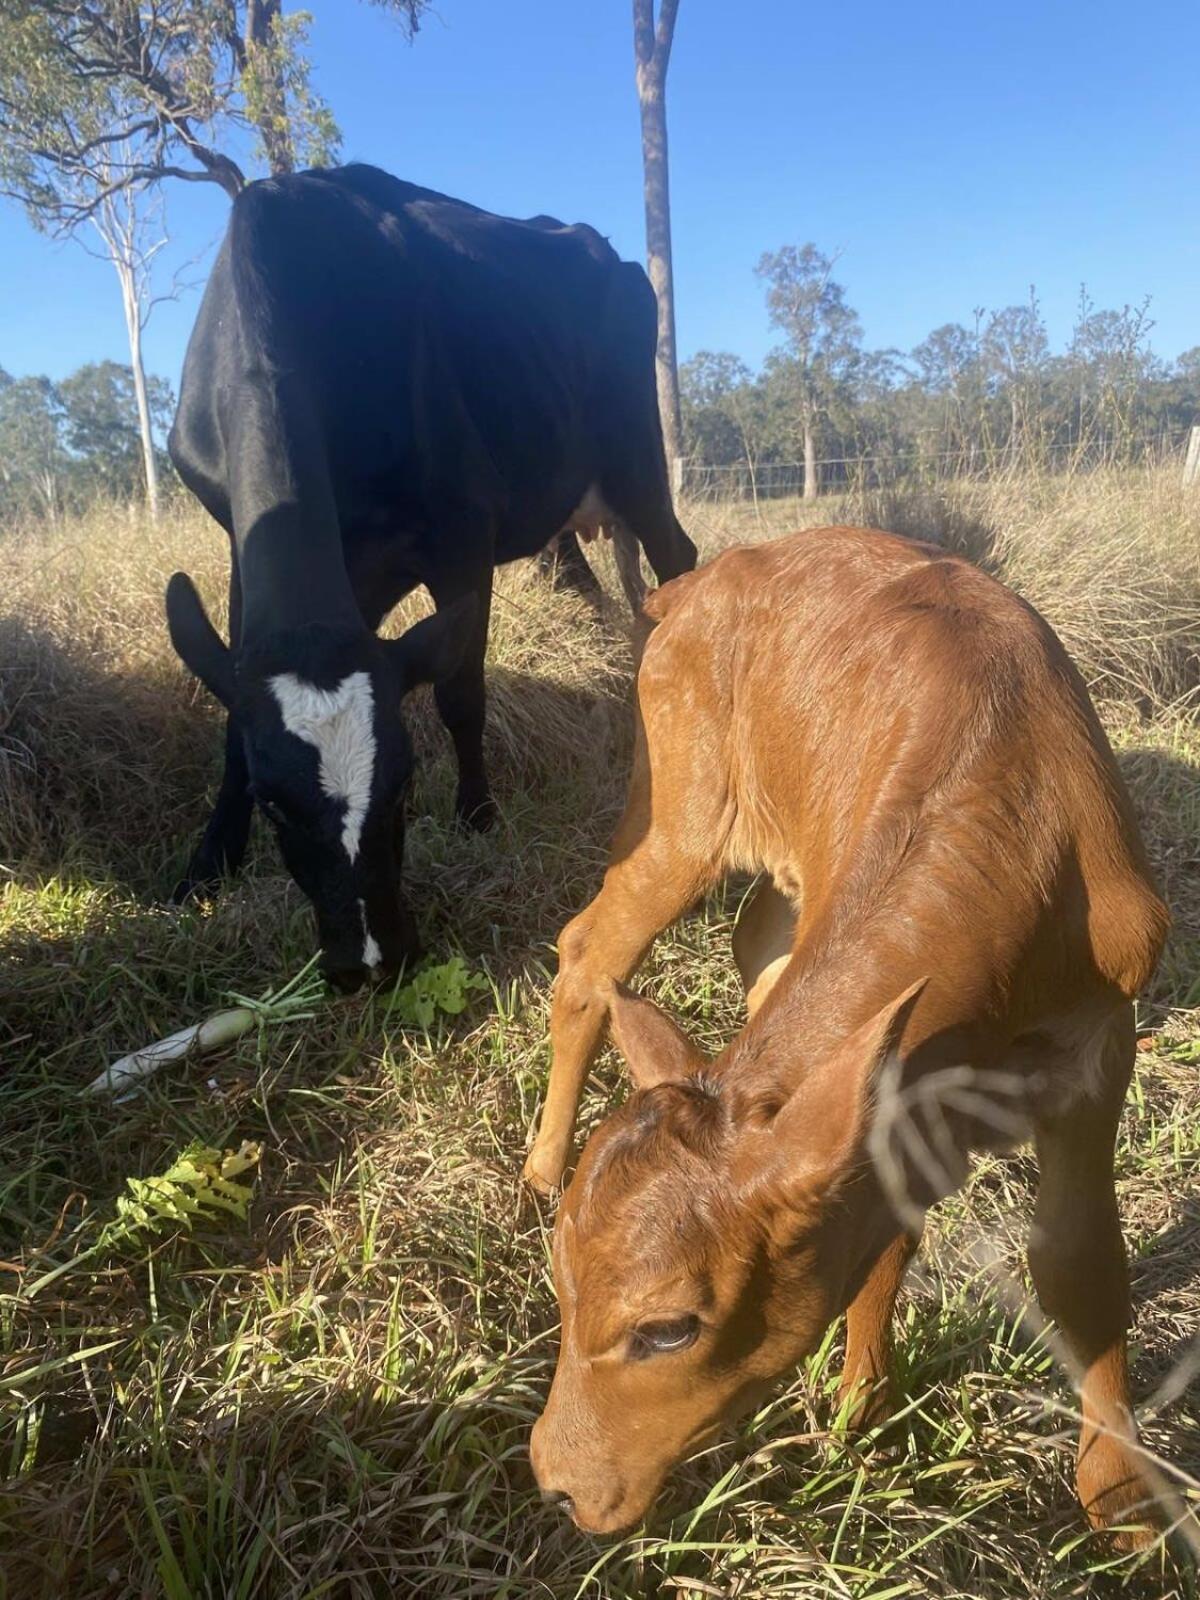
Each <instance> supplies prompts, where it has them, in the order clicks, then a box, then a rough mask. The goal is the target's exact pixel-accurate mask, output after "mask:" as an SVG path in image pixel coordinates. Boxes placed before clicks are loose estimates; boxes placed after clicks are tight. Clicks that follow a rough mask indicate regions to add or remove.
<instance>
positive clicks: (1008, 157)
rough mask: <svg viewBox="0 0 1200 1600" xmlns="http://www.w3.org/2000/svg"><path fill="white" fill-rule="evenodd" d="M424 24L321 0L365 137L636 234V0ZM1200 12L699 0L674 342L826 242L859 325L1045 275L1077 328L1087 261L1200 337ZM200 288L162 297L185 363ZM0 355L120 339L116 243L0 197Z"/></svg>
mask: <svg viewBox="0 0 1200 1600" xmlns="http://www.w3.org/2000/svg"><path fill="white" fill-rule="evenodd" d="M438 6H439V13H440V14H439V16H438V17H437V18H433V19H431V20H430V21H429V22H428V23H427V24H426V26H425V28H424V29H423V30H422V33H421V35H420V36H419V38H418V40H417V43H416V44H415V45H414V46H413V47H411V48H409V47H408V46H407V45H405V44H404V42H403V40H402V39H401V37H400V36H399V34H398V32H397V31H396V29H395V27H394V25H392V24H390V23H389V22H388V21H387V19H386V18H385V17H384V16H383V15H382V14H381V13H380V12H378V11H376V10H374V9H373V8H371V7H370V6H368V5H366V4H360V3H356V0H309V8H310V9H311V10H312V12H313V13H314V25H313V32H312V39H311V52H310V53H311V56H312V58H313V62H314V69H315V71H314V75H315V81H316V83H317V85H318V86H319V88H320V89H321V90H322V92H323V93H324V94H325V95H326V96H327V98H328V99H329V101H330V102H331V104H332V106H333V108H334V111H335V113H336V115H337V118H338V120H339V122H340V124H341V127H342V130H343V134H344V147H343V148H344V154H345V156H346V158H348V159H350V158H356V159H363V160H370V161H375V162H377V163H378V164H379V165H381V166H385V167H388V168H390V169H391V170H392V171H394V172H397V173H400V174H402V175H403V176H405V177H409V178H412V179H414V180H416V181H418V182H421V183H425V184H428V185H430V186H432V187H434V188H440V189H444V190H446V191H448V192H449V193H451V194H456V195H460V196H462V197H463V198H465V199H469V200H472V201H475V202H476V203H478V204H481V205H485V206H488V207H490V208H492V209H494V210H498V211H502V212H508V213H511V214H516V215H528V214H530V213H533V212H538V211H546V212H551V213H555V214H557V215H559V216H562V217H564V218H566V219H567V220H572V221H574V220H586V221H589V222H591V223H593V224H594V225H595V226H597V227H598V228H600V229H601V230H602V231H603V232H604V233H606V234H608V236H609V237H610V238H611V239H612V241H613V243H614V245H616V247H617V248H618V249H619V250H620V251H621V253H622V254H623V255H626V256H630V257H633V258H636V259H641V256H642V244H643V234H642V209H641V168H640V155H639V142H638V125H637V110H636V100H635V96H634V90H633V71H632V44H631V38H630V7H629V4H628V0H557V3H551V0H508V3H507V4H504V5H500V4H497V3H496V0H438ZM1197 60H1200V9H1198V8H1197V7H1196V6H1195V4H1194V0H1187V3H1183V0H1180V3H1165V0H1143V3H1142V4H1140V5H1139V6H1137V7H1136V8H1130V7H1129V6H1127V5H1118V4H1112V3H1109V0H1097V3H1092V4H1089V5H1086V6H1085V5H1082V4H1080V3H1078V0H1040V3H1032V0H1010V3H1009V4H1008V5H1006V6H986V7H982V6H970V5H963V4H962V3H961V0H957V3H954V4H950V3H943V0H939V3H918V4H916V5H913V6H909V7H899V6H895V5H892V4H888V5H885V4H880V3H876V0H860V3H859V4H857V5H856V6H854V7H841V6H832V7H831V6H813V5H806V4H799V3H796V0H755V3H754V4H753V5H750V4H746V5H731V4H729V0H681V4H680V16H679V25H678V31H677V37H676V43H675V52H674V56H673V58H672V63H671V73H670V80H669V89H668V98H669V109H670V134H671V162H672V185H673V212H674V229H675V252H676V276H677V284H676V292H677V299H678V317H679V339H680V349H681V353H682V354H683V355H685V356H686V355H690V354H692V353H693V352H694V351H696V350H697V349H701V348H708V349H728V350H734V351H737V352H738V353H739V354H740V355H742V356H744V357H745V358H746V359H747V360H749V361H750V362H751V363H752V364H756V363H757V362H758V361H759V360H761V358H762V356H763V355H764V354H765V353H766V351H767V350H768V349H769V348H770V346H771V344H772V342H773V336H772V334H771V332H770V330H769V328H768V326H767V321H766V315H765V312H764V309H763V301H762V294H761V287H760V285H759V283H758V281H757V280H756V278H755V276H754V271H753V269H754V264H755V262H756V261H757V259H758V257H759V256H760V254H761V253H762V252H763V251H764V250H768V249H773V248H776V247H777V246H779V245H781V244H784V243H787V242H795V243H802V242H804V241H805V240H809V239H811V240H813V241H814V242H815V243H817V244H818V245H819V246H820V247H821V248H822V249H824V250H827V251H834V250H837V251H840V252H841V253H842V254H841V260H840V261H839V264H838V275H839V276H840V278H841V280H842V281H843V282H844V283H845V285H846V288H847V292H848V297H849V300H850V302H851V304H852V305H854V306H855V307H856V308H857V309H858V311H859V312H860V315H861V317H862V321H863V327H864V332H865V335H866V339H867V341H868V343H870V344H872V345H879V346H882V345H892V346H898V347H900V348H902V349H908V348H910V347H911V346H912V345H913V344H915V343H916V342H917V341H918V340H920V339H921V338H923V337H924V335H925V334H926V333H927V332H928V331H929V330H930V329H931V328H932V327H934V326H936V325H937V324H939V323H942V322H946V321H951V320H961V321H969V320H970V317H971V313H972V310H973V308H974V307H976V306H985V307H996V306H1001V305H1006V304H1010V303H1012V302H1014V301H1018V300H1023V299H1024V298H1025V296H1026V295H1027V293H1028V289H1029V285H1030V284H1031V283H1036V284H1037V286H1038V291H1039V294H1040V297H1041V300H1042V303H1043V308H1044V311H1045V314H1046V317H1047V320H1048V322H1049V326H1050V332H1051V336H1052V338H1053V339H1054V340H1055V342H1056V343H1061V342H1062V341H1063V339H1065V337H1066V335H1067V333H1068V331H1069V328H1070V323H1071V317H1072V313H1073V310H1074V306H1075V301H1076V296H1077V294H1078V289H1079V285H1080V283H1081V281H1086V282H1087V284H1088V287H1089V289H1090V291H1091V293H1092V297H1093V299H1094V300H1095V301H1096V302H1097V304H1099V305H1117V306H1119V305H1122V304H1124V303H1125V302H1126V301H1137V300H1139V299H1140V298H1141V297H1142V296H1143V295H1145V294H1149V295H1150V296H1152V315H1153V317H1154V319H1155V321H1156V324H1157V326H1156V328H1155V331H1154V334H1153V336H1152V337H1153V342H1154V344H1155V347H1156V348H1157V349H1158V350H1159V352H1160V353H1161V354H1163V355H1165V356H1168V357H1174V356H1175V355H1177V354H1179V352H1180V351H1182V350H1184V349H1186V348H1188V347H1190V346H1193V345H1196V344H1200V299H1198V298H1197V293H1196V289H1197V282H1198V280H1200V188H1198V184H1197V179H1198V177H1200V93H1197V88H1196V63H1197ZM225 212H226V202H225V201H224V198H223V197H222V196H221V194H220V193H219V191H216V190H213V191H211V192H209V191H208V190H207V189H206V188H204V187H202V186H200V187H193V186H190V185H182V186H176V187H175V188H174V189H172V190H171V192H170V221H171V225H172V231H173V234H174V237H175V247H174V255H175V258H176V259H183V258H187V257H191V256H193V255H195V254H196V253H197V252H198V251H201V250H203V249H204V248H205V247H206V246H209V245H211V244H212V243H213V242H214V241H215V240H216V239H217V237H219V234H220V232H221V229H222V227H223V225H224V217H225ZM197 303H198V297H197V296H196V295H195V294H192V295H190V296H186V297H185V298H184V299H183V300H182V301H181V303H180V304H178V305H175V304H168V305H164V306H160V307H159V308H158V309H156V311H155V314H154V318H153V320H152V322H151V326H150V329H149V332H148V340H147V343H148V358H149V365H150V366H151V367H152V369H153V370H155V371H156V372H160V373H163V374H164V375H166V376H167V377H169V378H170V379H171V380H172V382H175V381H177V378H178V372H179V367H180V363H181V361H182V357H183V349H184V345H185V343H186V339H187V335H188V331H189V329H190V326H191V323H192V320H193V319H194V316H195V311H196V306H197ZM0 307H3V310H2V311H0V365H2V366H4V367H5V368H7V370H8V371H10V372H14V373H21V372H29V371H46V372H49V373H50V374H51V375H52V376H61V375H62V374H64V373H66V372H68V371H70V370H71V369H72V368H73V367H75V366H77V365H78V364H79V363H80V362H82V361H86V360H92V359H100V358H103V357H106V356H111V357H114V358H116V359H124V357H125V344H124V328H123V324H122V321H121V315H120V306H119V302H118V298H117V293H116V285H115V279H114V278H113V275H112V272H111V269H110V268H108V267H106V266H105V265H104V264H103V263H100V262H96V261H93V260H91V259H89V258H88V257H87V256H86V255H85V254H84V253H83V251H82V250H80V249H79V247H78V246H77V245H73V244H61V245H55V244H52V243H50V242H48V241H46V240H45V239H42V238H40V237H39V236H38V235H37V234H35V233H34V232H33V231H32V230H31V229H30V227H29V226H28V224H27V222H26V220H25V218H24V216H23V214H22V213H21V212H20V211H19V210H17V209H15V208H13V207H12V206H10V205H5V206H3V207H0Z"/></svg>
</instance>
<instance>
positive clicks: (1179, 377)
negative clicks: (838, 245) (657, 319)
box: [680, 245, 1200, 493]
mask: <svg viewBox="0 0 1200 1600" xmlns="http://www.w3.org/2000/svg"><path fill="white" fill-rule="evenodd" d="M832 267H833V262H832V261H831V260H830V259H829V258H828V257H826V256H823V255H822V254H821V253H820V252H819V251H817V250H816V249H815V248H814V247H813V246H812V245H805V246H803V247H800V248H797V247H794V246H789V247H786V248H785V249H783V250H781V251H779V252H777V253H775V254H773V255H768V256H764V257H763V259H762V261H761V262H760V264H759V268H758V271H759V276H760V277H762V278H763V279H764V280H765V282H766V284H767V305H768V311H769V313H770V316H771V321H772V324H773V325H774V326H775V327H776V328H778V329H779V330H780V331H781V332H782V333H783V334H784V336H785V341H784V343H783V344H782V345H781V346H779V347H778V348H777V349H776V350H774V351H773V352H772V353H771V354H770V355H769V356H768V357H767V360H766V362H765V363H764V365H763V367H762V370H761V371H760V372H758V373H753V372H751V370H750V369H749V368H748V367H747V365H746V364H745V362H743V361H741V360H740V359H739V358H738V357H737V356H735V355H731V354H727V353H714V352H711V351H702V352H701V353H700V354H699V355H697V356H695V357H693V359H692V360H690V361H688V362H687V363H686V364H685V365H684V366H683V368H682V369H681V372H680V383H681V397H682V406H683V422H684V436H685V452H686V457H687V471H686V472H685V478H684V481H685V483H689V482H691V483H695V484H703V483H705V482H706V481H707V482H708V483H710V484H712V485H714V486H719V485H721V484H722V483H724V484H728V485H730V486H736V485H740V486H741V487H740V492H743V493H745V492H749V489H750V487H751V486H752V485H753V484H754V483H756V482H757V483H759V484H763V483H765V484H768V485H770V484H773V483H776V482H782V481H783V480H782V478H781V477H780V473H779V469H778V465H777V464H779V463H785V462H793V463H798V464H800V468H799V477H800V480H801V482H803V480H804V478H805V477H806V476H807V477H808V479H809V480H810V481H809V482H808V484H807V485H805V487H806V488H807V490H808V492H809V493H813V492H816V491H817V489H819V487H821V486H822V485H824V486H827V487H832V485H833V483H834V481H840V482H846V481H857V480H861V479H866V480H867V481H877V482H884V481H894V480H896V479H897V478H900V477H904V476H908V475H910V474H920V475H922V476H929V475H935V476H944V477H952V476H957V475H960V474H962V473H964V472H968V473H969V472H976V471H987V470H992V469H994V468H996V467H1000V466H1004V465H1006V464H1009V463H1020V464H1022V465H1047V466H1062V465H1070V464H1073V463H1082V464H1088V465H1091V464H1096V463H1099V462H1126V461H1133V460H1141V459H1144V457H1145V456H1146V455H1147V453H1154V452H1158V451H1161V450H1162V449H1163V448H1164V447H1165V446H1168V445H1169V446H1174V445H1175V444H1176V443H1178V442H1179V441H1181V440H1182V438H1183V436H1184V434H1185V433H1186V430H1187V429H1188V428H1189V427H1190V426H1191V425H1192V424H1194V423H1197V422H1200V346H1197V347H1195V348H1193V349H1191V350H1188V351H1187V352H1186V353H1185V354H1183V355H1181V356H1180V357H1179V358H1178V359H1177V360H1176V361H1174V362H1167V361H1163V360H1161V359H1160V358H1159V357H1158V356H1157V355H1156V354H1155V353H1154V351H1153V350H1152V348H1151V346H1150V332H1151V329H1152V327H1153V323H1152V321H1151V318H1150V316H1149V310H1148V304H1142V305H1140V306H1125V307H1123V308H1122V309H1120V310H1103V309H1098V308H1096V307H1095V306H1094V305H1093V304H1092V303H1091V301H1090V300H1089V299H1088V297H1087V294H1086V292H1084V293H1081V296H1080V303H1079V309H1078V313H1077V316H1076V319H1075V325H1074V327H1073V329H1072V332H1071V336H1070V339H1069V341H1068V343H1067V347H1066V349H1065V350H1063V351H1061V352H1058V353H1055V352H1053V351H1052V350H1051V348H1050V342H1049V338H1048V336H1047V332H1046V325H1045V322H1044V320H1043V317H1042V313H1041V308H1040V306H1039V304H1038V301H1037V297H1036V295H1034V294H1032V293H1031V295H1030V299H1029V301H1028V303H1027V304H1025V305H1016V306H1008V307H1005V308H1004V309H1003V310H1001V311H995V312H987V311H982V310H981V311H977V312H976V313H975V314H974V316H973V319H972V321H971V323H970V324H969V325H963V324H961V323H956V322H955V323H946V324H944V325H943V326H942V327H939V328H935V329H934V330H933V332H932V333H930V335H929V336H928V338H926V339H924V340H922V342H921V343H920V344H918V345H917V346H916V348H915V349H913V350H911V351H909V352H907V353H905V352H903V351H900V350H868V349H865V348H864V347H863V342H862V333H861V327H860V324H859V320H858V316H857V314H856V313H855V312H854V311H853V309H852V308H851V307H849V306H848V305H847V303H846V299H845V293H844V291H843V290H842V288H841V286H840V285H839V284H837V283H836V282H835V281H834V280H833V278H832V275H831V269H832ZM805 463H807V466H808V471H807V473H805V471H804V464H805ZM772 465H775V466H776V470H775V472H774V474H772V472H771V471H769V470H767V469H769V468H771V467H772ZM705 469H718V470H715V471H708V472H707V474H706V471H705ZM791 487H792V490H793V492H794V491H795V489H796V488H798V487H800V484H792V485H791ZM731 492H739V490H738V489H737V488H736V487H733V488H731Z"/></svg>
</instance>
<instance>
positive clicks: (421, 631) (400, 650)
mask: <svg viewBox="0 0 1200 1600" xmlns="http://www.w3.org/2000/svg"><path fill="white" fill-rule="evenodd" d="M478 612H479V606H478V602H477V601H476V599H475V596H474V595H473V594H464V595H460V596H459V598H458V599H457V600H455V601H454V603H453V604H452V605H448V606H445V607H443V608H442V609H441V610H440V611H435V612H434V613H433V615H432V616H431V617H422V618H421V620H420V622H414V623H413V625H412V627H411V628H409V629H408V630H407V631H406V632H404V633H402V634H401V635H400V637H399V638H398V639H389V640H387V641H386V642H385V643H384V647H383V648H384V650H385V651H386V652H387V658H388V660H389V662H390V663H391V665H392V667H393V668H394V670H395V671H396V672H397V673H398V674H399V677H400V680H401V692H402V693H406V692H407V691H408V690H409V689H415V688H416V687H417V685H418V684H420V683H440V682H442V680H443V679H445V678H448V677H449V676H450V674H451V673H452V672H453V671H454V670H455V668H456V667H457V666H458V665H459V663H460V662H461V661H462V658H463V655H464V653H465V651H466V648H467V645H468V644H469V643H470V640H471V635H472V633H473V632H474V628H475V619H476V617H477V615H478Z"/></svg>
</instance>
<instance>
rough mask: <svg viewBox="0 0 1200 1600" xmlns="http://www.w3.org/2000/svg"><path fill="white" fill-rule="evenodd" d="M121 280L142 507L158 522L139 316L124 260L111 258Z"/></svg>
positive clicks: (155, 467)
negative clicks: (138, 443) (142, 482)
mask: <svg viewBox="0 0 1200 1600" xmlns="http://www.w3.org/2000/svg"><path fill="white" fill-rule="evenodd" d="M113 266H114V267H116V269H117V277H118V278H119V279H120V280H121V303H122V305H123V306H124V308H125V329H126V332H127V333H128V334H129V367H130V371H131V372H132V373H133V393H134V398H135V399H136V401H137V413H138V434H139V436H140V438H141V442H142V471H143V473H144V475H145V479H146V505H147V506H148V507H149V510H150V517H151V520H152V521H154V522H157V521H158V458H157V456H156V455H155V453H154V433H153V430H152V428H151V426H150V400H149V397H148V395H147V393H146V366H145V362H144V361H143V359H142V317H141V309H140V307H139V306H138V299H137V287H136V285H135V283H134V279H133V271H132V268H131V267H130V264H129V263H128V262H127V261H122V260H120V259H119V258H118V257H115V256H114V258H113Z"/></svg>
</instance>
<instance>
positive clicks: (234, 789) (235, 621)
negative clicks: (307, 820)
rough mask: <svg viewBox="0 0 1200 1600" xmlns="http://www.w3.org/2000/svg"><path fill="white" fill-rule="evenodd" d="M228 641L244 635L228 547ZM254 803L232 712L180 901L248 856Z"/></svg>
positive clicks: (175, 896) (176, 896)
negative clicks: (215, 787) (211, 800)
mask: <svg viewBox="0 0 1200 1600" xmlns="http://www.w3.org/2000/svg"><path fill="white" fill-rule="evenodd" d="M229 554H230V569H229V642H230V646H231V647H232V648H233V649H234V650H236V649H237V648H238V645H239V644H240V642H241V636H242V582H241V574H240V573H239V571H238V562H237V553H236V551H234V550H233V549H232V548H231V549H230V553H229ZM253 811H254V802H253V800H252V799H251V797H250V772H249V768H248V767H247V765H246V750H245V746H244V744H243V742H242V730H241V726H240V724H239V722H238V720H237V718H236V717H235V716H233V715H232V713H231V714H230V715H229V716H227V717H226V719H225V769H224V771H223V772H222V774H221V786H220V788H219V789H218V790H217V798H216V801H215V802H214V804H213V808H212V812H211V814H210V815H209V819H208V824H207V826H206V827H205V829H204V833H203V836H202V837H201V840H200V843H199V844H198V845H197V846H196V849H195V851H194V852H193V854H192V858H191V860H190V861H189V862H188V867H187V872H186V873H185V874H184V876H183V877H182V878H181V879H180V881H179V882H178V883H177V884H176V885H175V888H174V890H173V891H172V894H171V898H172V900H174V901H175V903H176V904H177V905H178V904H179V903H180V902H182V901H184V900H187V899H188V898H190V897H191V896H192V895H194V894H201V893H211V892H212V891H213V890H214V889H215V888H216V887H217V885H218V884H219V883H220V881H221V879H222V878H226V877H233V875H234V874H235V873H236V872H237V870H238V868H239V867H240V866H241V864H242V859H243V857H244V856H245V854H246V841H247V840H248V838H249V837H250V818H251V815H252V814H253Z"/></svg>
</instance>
